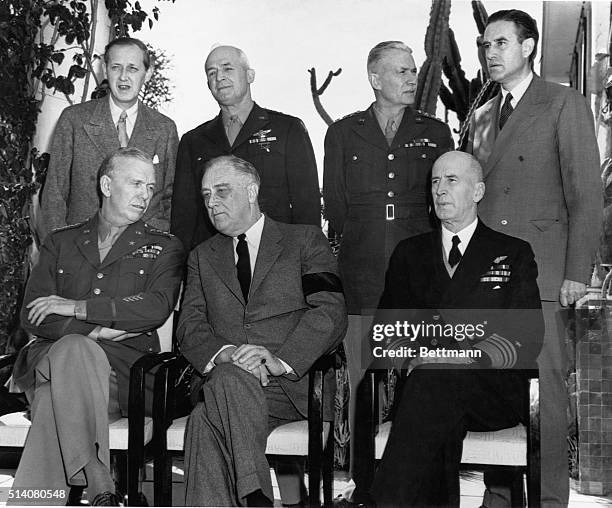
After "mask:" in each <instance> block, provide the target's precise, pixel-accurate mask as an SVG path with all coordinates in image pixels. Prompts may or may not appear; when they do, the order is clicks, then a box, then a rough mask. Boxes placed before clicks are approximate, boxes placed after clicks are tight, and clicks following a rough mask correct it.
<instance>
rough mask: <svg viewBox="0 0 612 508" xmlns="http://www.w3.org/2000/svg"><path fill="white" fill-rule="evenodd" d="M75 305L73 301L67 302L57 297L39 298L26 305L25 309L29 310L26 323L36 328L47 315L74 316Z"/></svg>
mask: <svg viewBox="0 0 612 508" xmlns="http://www.w3.org/2000/svg"><path fill="white" fill-rule="evenodd" d="M75 303H76V301H75V300H67V299H66V298H62V297H61V296H57V295H50V296H41V297H40V298H37V299H36V300H32V301H31V302H30V303H28V305H26V308H27V309H30V312H29V314H28V321H30V323H32V324H33V325H34V326H38V325H40V323H42V322H43V320H44V319H45V318H46V317H47V316H48V315H49V314H57V315H58V316H68V317H69V316H74V305H75Z"/></svg>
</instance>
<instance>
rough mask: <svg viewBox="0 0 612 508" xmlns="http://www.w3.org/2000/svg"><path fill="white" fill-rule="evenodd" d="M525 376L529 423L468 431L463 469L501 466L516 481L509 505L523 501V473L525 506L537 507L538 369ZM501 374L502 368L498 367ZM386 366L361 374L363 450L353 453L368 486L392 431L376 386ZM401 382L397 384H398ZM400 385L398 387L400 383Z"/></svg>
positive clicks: (538, 482)
mask: <svg viewBox="0 0 612 508" xmlns="http://www.w3.org/2000/svg"><path fill="white" fill-rule="evenodd" d="M522 372H523V373H524V375H525V377H526V379H527V381H528V382H527V383H526V387H527V388H526V391H525V394H524V401H525V405H526V407H525V410H526V411H525V414H528V415H529V417H528V422H527V426H526V427H525V426H523V425H521V424H519V425H517V426H516V427H512V428H509V429H503V430H498V431H492V432H468V433H467V435H466V437H465V439H464V440H463V453H462V457H461V469H467V470H476V471H487V470H494V469H503V470H506V471H508V472H509V473H514V472H520V473H521V475H520V476H517V475H515V474H513V478H520V481H518V480H517V481H515V482H514V484H513V485H512V489H511V505H512V506H513V507H514V506H524V501H523V499H524V498H523V481H522V474H525V476H526V480H527V502H528V506H529V508H538V507H539V506H540V504H541V503H540V405H539V404H540V401H539V393H540V391H539V378H538V376H539V374H538V371H537V369H530V370H523V371H522ZM500 373H502V374H503V371H500ZM386 374H387V371H384V370H368V371H367V373H366V376H365V378H364V381H363V383H364V385H363V391H361V390H360V394H361V396H362V397H361V398H360V400H359V402H358V416H357V418H358V421H359V424H360V425H362V426H363V427H362V429H363V434H362V437H361V439H360V441H359V443H358V446H360V447H362V448H363V451H364V453H363V455H362V456H358V457H356V459H359V462H358V463H356V464H355V467H356V469H358V470H359V471H362V472H363V477H362V478H363V481H364V482H365V484H367V485H371V483H372V481H373V479H374V472H375V461H376V460H380V459H381V457H382V455H383V452H384V449H385V446H386V444H387V439H388V437H389V433H390V431H391V426H392V423H391V422H390V421H387V422H384V423H382V422H380V421H379V416H380V413H381V408H380V401H379V399H380V391H381V390H380V389H379V385H380V383H381V382H382V381H383V378H384V376H385V375H386ZM399 385H400V386H401V383H399ZM400 389H401V388H400Z"/></svg>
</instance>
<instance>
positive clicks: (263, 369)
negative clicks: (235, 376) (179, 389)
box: [215, 344, 287, 386]
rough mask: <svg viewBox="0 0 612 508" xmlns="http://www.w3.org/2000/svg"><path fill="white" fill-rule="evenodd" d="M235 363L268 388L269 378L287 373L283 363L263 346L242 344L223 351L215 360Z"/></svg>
mask: <svg viewBox="0 0 612 508" xmlns="http://www.w3.org/2000/svg"><path fill="white" fill-rule="evenodd" d="M230 362H231V363H233V364H234V365H236V366H237V367H240V368H241V369H242V370H245V371H247V372H249V373H251V374H252V375H253V376H255V377H256V378H257V379H259V382H260V383H261V386H268V384H269V380H268V377H269V376H270V375H272V376H282V375H283V374H285V373H286V372H287V371H286V369H285V366H284V365H283V364H282V363H281V361H280V360H279V359H278V358H277V357H276V356H274V355H273V354H272V353H270V351H268V350H267V349H266V348H265V347H263V346H256V345H255V344H242V345H241V346H240V347H235V346H231V347H228V348H226V349H224V350H223V351H221V352H220V353H219V354H218V355H217V357H216V358H215V363H216V364H217V365H218V364H221V363H230Z"/></svg>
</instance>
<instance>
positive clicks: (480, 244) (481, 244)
mask: <svg viewBox="0 0 612 508" xmlns="http://www.w3.org/2000/svg"><path fill="white" fill-rule="evenodd" d="M490 261H491V249H490V248H489V246H488V242H487V230H486V226H484V224H483V223H482V222H480V220H479V221H478V225H477V226H476V230H475V231H474V234H473V235H472V238H471V240H470V243H469V244H468V246H467V249H466V250H465V252H464V253H463V256H462V258H461V262H460V263H459V266H457V269H456V270H455V274H454V275H453V277H452V279H451V282H450V284H449V286H448V290H447V292H446V294H445V295H444V302H443V303H444V304H446V305H449V304H452V303H454V302H460V301H461V300H462V299H463V297H464V295H465V292H466V291H471V288H472V287H473V285H474V279H475V277H479V276H480V274H482V273H484V272H486V270H487V268H488V267H489V264H490ZM444 270H445V271H446V268H444Z"/></svg>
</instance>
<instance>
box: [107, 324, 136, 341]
mask: <svg viewBox="0 0 612 508" xmlns="http://www.w3.org/2000/svg"><path fill="white" fill-rule="evenodd" d="M137 335H142V333H136V332H126V331H125V330H116V329H115V328H106V327H102V328H100V331H99V332H98V340H99V339H106V340H112V341H114V342H120V341H122V340H125V339H129V338H131V337H136V336H137Z"/></svg>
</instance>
